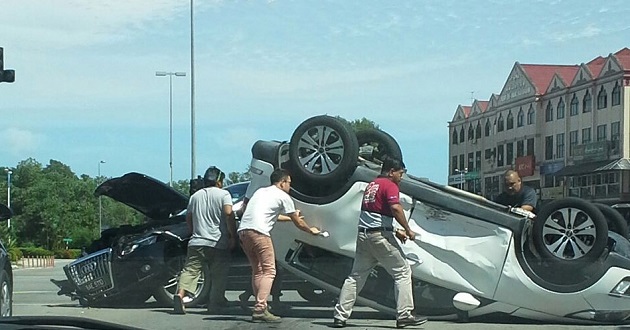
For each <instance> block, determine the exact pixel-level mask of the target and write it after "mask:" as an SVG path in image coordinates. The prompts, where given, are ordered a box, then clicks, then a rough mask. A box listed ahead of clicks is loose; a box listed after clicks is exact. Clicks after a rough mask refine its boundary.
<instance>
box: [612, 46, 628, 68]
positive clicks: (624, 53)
mask: <svg viewBox="0 0 630 330" xmlns="http://www.w3.org/2000/svg"><path fill="white" fill-rule="evenodd" d="M614 56H615V57H616V58H617V61H619V64H621V67H622V68H623V69H624V70H630V49H628V47H626V48H623V49H621V50H620V51H618V52H616V53H615V54H614Z"/></svg>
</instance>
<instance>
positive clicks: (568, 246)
mask: <svg viewBox="0 0 630 330" xmlns="http://www.w3.org/2000/svg"><path fill="white" fill-rule="evenodd" d="M532 236H533V237H532V239H533V243H534V247H535V248H536V251H537V252H538V253H539V255H540V257H541V258H542V259H544V260H546V261H551V262H555V263H557V264H560V265H561V266H564V267H565V268H564V269H565V270H569V271H572V270H574V269H577V268H580V267H582V266H584V265H585V263H590V262H592V261H593V260H596V259H597V258H599V257H600V256H601V255H602V253H603V252H604V249H605V248H606V244H607V242H608V224H607V223H606V218H605V217H604V215H603V214H602V212H601V211H600V210H599V209H598V208H597V206H595V205H593V204H592V203H590V202H588V201H585V200H583V199H580V198H575V197H568V198H563V199H558V200H554V201H551V202H549V203H547V204H545V205H544V206H543V207H542V208H541V210H540V212H538V214H537V216H536V218H535V219H534V224H533V228H532Z"/></svg>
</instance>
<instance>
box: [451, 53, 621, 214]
mask: <svg viewBox="0 0 630 330" xmlns="http://www.w3.org/2000/svg"><path fill="white" fill-rule="evenodd" d="M629 128H630V49H628V48H624V49H621V50H620V51H618V52H616V53H614V54H609V55H608V56H607V57H601V56H599V57H597V58H595V59H593V60H591V61H590V62H588V63H582V64H580V65H546V64H544V65H541V64H520V63H518V62H516V63H515V64H514V67H513V68H512V71H511V72H510V74H509V76H508V78H507V81H506V82H505V84H504V86H503V89H502V90H501V93H500V94H493V95H491V97H490V99H489V100H488V101H479V100H476V101H474V102H473V104H472V105H470V106H462V105H460V106H458V107H457V110H456V111H455V115H454V116H453V120H452V121H451V122H449V132H450V141H449V171H450V175H449V185H453V186H456V187H460V188H463V189H465V190H467V191H470V192H474V193H478V194H480V195H483V196H485V197H486V198H490V199H493V198H494V197H496V195H498V194H499V193H500V190H501V189H502V174H503V173H504V172H505V171H506V170H508V169H515V170H517V171H518V172H519V174H520V175H521V177H522V180H523V182H524V183H525V184H527V185H529V186H532V187H533V188H535V189H536V191H537V193H538V196H539V199H540V200H541V201H542V202H544V201H546V200H550V199H555V198H559V197H563V196H578V197H581V198H585V199H589V200H594V201H600V202H604V203H608V204H612V203H618V202H629V201H630V159H629V158H630V129H629Z"/></svg>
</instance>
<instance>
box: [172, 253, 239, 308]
mask: <svg viewBox="0 0 630 330" xmlns="http://www.w3.org/2000/svg"><path fill="white" fill-rule="evenodd" d="M230 259H231V258H230V251H228V250H221V249H215V248H213V247H209V246H189V247H188V250H187V254H186V263H185V264H184V269H183V270H182V273H181V275H180V276H179V281H178V282H177V285H178V288H179V289H184V290H186V291H187V292H191V293H194V292H195V290H196V289H197V282H198V281H199V277H200V276H201V268H202V267H203V263H204V262H205V263H207V264H208V266H209V268H210V274H209V275H210V277H211V278H212V287H211V289H210V299H209V300H208V304H209V305H215V306H216V305H222V304H223V303H224V298H225V287H226V282H227V275H228V272H229V269H230ZM206 280H207V279H206ZM209 284H210V283H206V285H209Z"/></svg>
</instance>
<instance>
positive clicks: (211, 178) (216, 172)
mask: <svg viewBox="0 0 630 330" xmlns="http://www.w3.org/2000/svg"><path fill="white" fill-rule="evenodd" d="M224 178H225V173H223V172H222V171H221V170H220V169H218V168H217V167H214V166H210V167H208V169H207V170H206V173H205V174H204V175H203V184H204V185H205V186H206V187H219V188H222V187H223V179H224Z"/></svg>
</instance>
